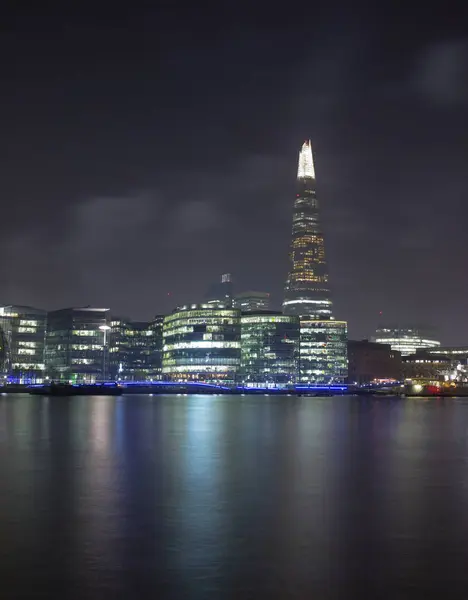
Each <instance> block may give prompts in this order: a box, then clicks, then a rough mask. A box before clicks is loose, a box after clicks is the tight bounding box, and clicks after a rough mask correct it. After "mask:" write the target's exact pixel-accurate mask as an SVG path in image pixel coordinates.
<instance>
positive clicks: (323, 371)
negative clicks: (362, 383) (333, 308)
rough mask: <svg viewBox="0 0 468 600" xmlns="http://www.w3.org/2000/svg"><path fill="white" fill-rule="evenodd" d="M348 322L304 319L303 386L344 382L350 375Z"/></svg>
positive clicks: (301, 346) (301, 329)
mask: <svg viewBox="0 0 468 600" xmlns="http://www.w3.org/2000/svg"><path fill="white" fill-rule="evenodd" d="M347 342H348V326H347V323H346V321H335V319H333V318H331V319H327V320H319V319H314V318H311V317H301V319H300V359H299V379H300V382H301V383H303V384H311V385H313V384H325V385H328V384H334V383H343V382H345V381H346V378H347V376H348V359H347Z"/></svg>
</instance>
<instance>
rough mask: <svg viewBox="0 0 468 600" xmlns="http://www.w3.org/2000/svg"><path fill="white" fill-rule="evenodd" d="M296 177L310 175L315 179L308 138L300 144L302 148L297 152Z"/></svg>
mask: <svg viewBox="0 0 468 600" xmlns="http://www.w3.org/2000/svg"><path fill="white" fill-rule="evenodd" d="M297 177H298V179H299V178H304V177H312V179H315V169H314V160H313V158H312V146H311V145H310V140H309V141H308V142H304V143H303V144H302V150H301V151H300V152H299V167H298V169H297Z"/></svg>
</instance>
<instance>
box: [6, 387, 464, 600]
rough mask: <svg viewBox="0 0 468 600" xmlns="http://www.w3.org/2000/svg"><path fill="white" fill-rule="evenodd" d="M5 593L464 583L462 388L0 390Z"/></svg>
mask: <svg viewBox="0 0 468 600" xmlns="http://www.w3.org/2000/svg"><path fill="white" fill-rule="evenodd" d="M0 581H1V587H2V598H5V599H6V600H9V599H10V598H11V599H13V598H14V599H16V598H67V599H80V600H84V599H87V598H93V599H94V598H96V599H107V598H109V599H121V598H122V599H123V598H125V599H126V600H127V599H133V598H139V599H141V598H158V599H159V598H168V599H179V598H180V599H181V600H182V599H184V600H189V599H192V598H196V599H215V598H216V599H221V598H222V599H231V598H232V599H236V600H237V599H245V598H255V599H256V600H260V599H267V598H268V599H279V598H281V599H285V598H291V599H296V598H300V599H312V598H317V599H323V598H336V599H344V598H389V599H392V600H393V599H398V600H400V599H405V598H411V599H412V600H414V599H419V598H425V599H426V598H428V597H432V596H434V597H435V595H436V594H438V595H439V594H440V597H445V598H463V599H465V600H466V598H467V597H468V399H443V400H437V399H430V400H427V399H424V398H419V399H407V400H405V399H398V398H378V399H372V398H355V397H335V398H305V397H302V398H300V397H299V398H297V397H273V396H260V397H257V396H244V397H232V396H231V397H230V396H201V395H193V396H122V397H115V398H111V397H109V398H108V397H95V398H91V397H76V398H70V399H68V398H51V399H48V398H41V397H34V396H27V395H3V396H0Z"/></svg>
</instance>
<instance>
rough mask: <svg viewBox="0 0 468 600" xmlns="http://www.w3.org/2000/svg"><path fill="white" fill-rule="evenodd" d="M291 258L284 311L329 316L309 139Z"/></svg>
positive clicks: (302, 157)
mask: <svg viewBox="0 0 468 600" xmlns="http://www.w3.org/2000/svg"><path fill="white" fill-rule="evenodd" d="M290 258H291V267H290V271H289V275H288V279H287V281H286V286H285V293H284V302H283V309H284V312H285V313H286V314H289V315H308V316H313V317H316V318H321V319H324V318H325V319H326V318H328V317H329V316H330V315H331V304H332V303H331V299H330V290H329V287H328V270H327V265H326V262H325V250H324V243H323V232H322V228H321V225H320V218H319V205H318V201H317V197H316V194H315V169H314V163H313V158H312V148H311V145H310V141H308V142H304V144H303V145H302V149H301V151H300V153H299V167H298V171H297V194H296V200H295V202H294V213H293V226H292V242H291V252H290Z"/></svg>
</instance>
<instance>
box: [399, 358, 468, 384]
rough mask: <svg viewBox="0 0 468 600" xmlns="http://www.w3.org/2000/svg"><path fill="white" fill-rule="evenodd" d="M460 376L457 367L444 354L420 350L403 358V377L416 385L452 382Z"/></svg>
mask: <svg viewBox="0 0 468 600" xmlns="http://www.w3.org/2000/svg"><path fill="white" fill-rule="evenodd" d="M459 375H461V372H460V371H458V370H457V365H456V364H454V363H453V362H452V359H451V358H450V357H449V356H447V355H446V354H432V353H430V352H427V351H425V350H420V351H418V352H417V353H416V354H409V355H407V356H404V357H403V377H404V379H405V380H409V381H412V382H417V383H437V382H443V381H454V380H456V379H457V378H458V376H459Z"/></svg>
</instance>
